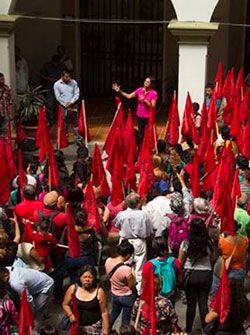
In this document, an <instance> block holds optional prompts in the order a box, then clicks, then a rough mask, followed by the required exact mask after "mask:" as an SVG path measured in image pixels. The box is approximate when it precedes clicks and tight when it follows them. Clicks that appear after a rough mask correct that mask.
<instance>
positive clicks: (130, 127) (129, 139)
mask: <svg viewBox="0 0 250 335" xmlns="http://www.w3.org/2000/svg"><path fill="white" fill-rule="evenodd" d="M125 138H126V140H125V141H124V144H125V155H124V157H125V160H126V161H127V160H128V157H129V153H130V152H131V151H132V154H133V157H134V159H135V156H136V139H135V130H134V122H133V116H132V113H131V110H130V109H129V110H128V117H127V122H126V126H125Z"/></svg>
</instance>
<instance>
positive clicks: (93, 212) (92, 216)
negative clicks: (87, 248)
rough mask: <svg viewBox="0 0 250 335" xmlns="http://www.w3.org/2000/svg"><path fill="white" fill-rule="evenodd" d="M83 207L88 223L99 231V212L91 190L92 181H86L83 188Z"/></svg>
mask: <svg viewBox="0 0 250 335" xmlns="http://www.w3.org/2000/svg"><path fill="white" fill-rule="evenodd" d="M83 207H84V209H85V211H86V213H87V222H88V225H89V226H91V227H93V228H94V229H95V231H96V232H97V233H99V231H100V225H101V220H100V214H99V211H98V207H97V204H96V199H95V193H94V190H93V184H92V181H90V180H89V181H88V183H87V186H86V187H85V189H84V202H83Z"/></svg>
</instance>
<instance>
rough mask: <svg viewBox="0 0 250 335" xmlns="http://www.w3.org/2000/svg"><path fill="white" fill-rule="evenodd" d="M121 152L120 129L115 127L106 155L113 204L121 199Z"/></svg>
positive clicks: (122, 175)
mask: <svg viewBox="0 0 250 335" xmlns="http://www.w3.org/2000/svg"><path fill="white" fill-rule="evenodd" d="M121 152H122V139H121V133H120V129H119V128H116V132H115V136H114V140H113V143H112V147H111V152H110V155H109V157H108V161H107V166H106V169H107V170H108V171H109V172H110V174H111V182H112V190H111V202H112V205H113V206H116V205H118V204H120V203H121V202H122V201H123V198H124V196H123V185H122V180H123V177H124V165H123V155H121Z"/></svg>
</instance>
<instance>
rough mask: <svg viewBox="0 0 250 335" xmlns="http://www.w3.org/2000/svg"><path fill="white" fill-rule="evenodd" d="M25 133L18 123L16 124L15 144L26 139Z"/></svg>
mask: <svg viewBox="0 0 250 335" xmlns="http://www.w3.org/2000/svg"><path fill="white" fill-rule="evenodd" d="M26 138H27V135H26V133H25V131H24V130H23V128H22V127H21V125H20V124H17V125H16V141H15V142H16V145H18V144H20V143H21V142H22V141H24V140H26Z"/></svg>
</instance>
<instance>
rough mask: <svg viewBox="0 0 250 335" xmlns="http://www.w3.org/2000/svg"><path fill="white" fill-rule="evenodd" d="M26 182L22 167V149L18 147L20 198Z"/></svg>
mask: <svg viewBox="0 0 250 335" xmlns="http://www.w3.org/2000/svg"><path fill="white" fill-rule="evenodd" d="M26 184H27V176H26V173H25V171H24V167H23V154H22V150H21V149H18V187H19V190H20V193H21V198H22V200H23V199H24V198H23V188H24V186H25V185H26Z"/></svg>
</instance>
